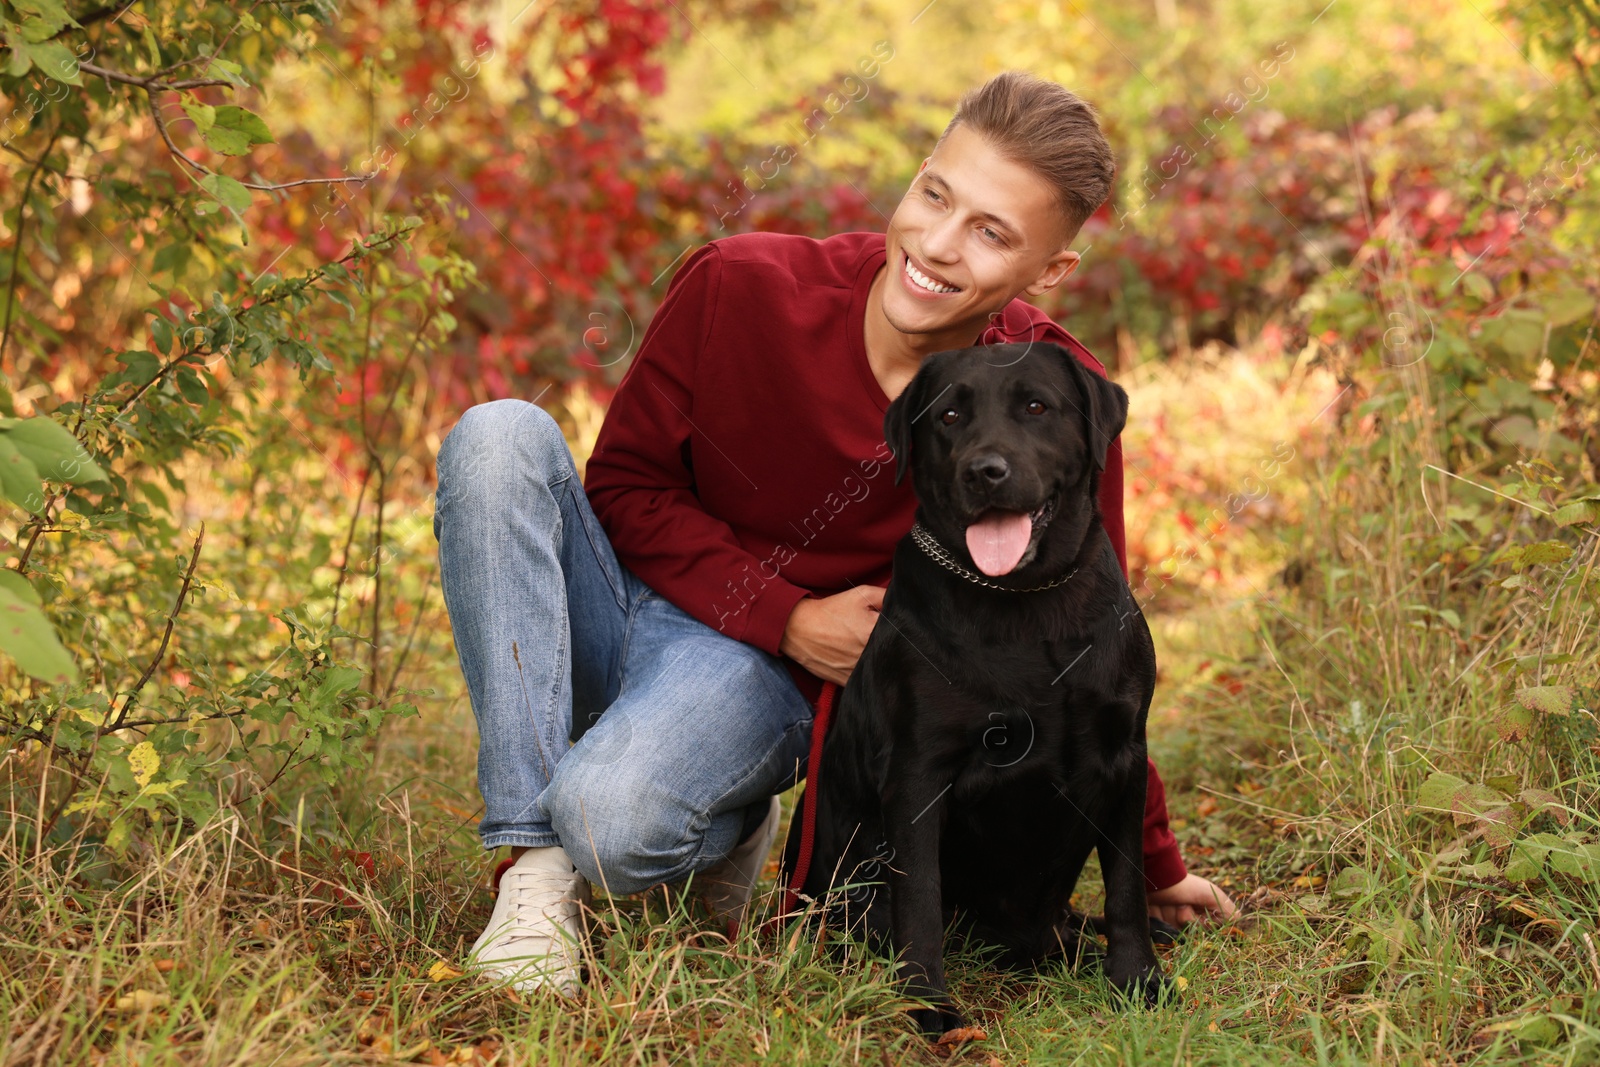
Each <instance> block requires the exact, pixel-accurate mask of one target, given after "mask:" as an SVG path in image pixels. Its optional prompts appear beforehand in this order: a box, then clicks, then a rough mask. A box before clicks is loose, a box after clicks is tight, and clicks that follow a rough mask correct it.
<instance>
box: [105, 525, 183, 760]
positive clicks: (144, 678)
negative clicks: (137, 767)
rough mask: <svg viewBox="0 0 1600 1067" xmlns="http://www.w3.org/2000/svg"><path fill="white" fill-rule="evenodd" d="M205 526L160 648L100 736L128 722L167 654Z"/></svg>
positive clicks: (174, 602) (114, 730)
mask: <svg viewBox="0 0 1600 1067" xmlns="http://www.w3.org/2000/svg"><path fill="white" fill-rule="evenodd" d="M205 536H206V524H205V523H201V524H200V532H199V533H197V534H195V537H194V550H193V551H192V552H190V553H189V569H188V570H186V571H184V572H183V585H182V586H181V587H180V588H179V589H178V598H177V599H176V600H175V601H173V603H172V610H171V611H170V612H168V613H167V628H166V631H165V632H163V633H162V635H161V647H160V648H158V649H156V654H155V655H154V656H153V657H151V660H150V663H149V665H148V666H146V667H145V669H144V673H143V674H141V675H140V676H139V680H138V681H137V682H135V683H134V685H133V688H132V689H130V690H129V691H128V695H127V697H125V698H124V699H123V701H122V708H121V709H120V710H119V711H118V712H117V717H116V718H115V719H113V720H112V721H111V722H110V724H108V725H106V726H102V727H101V728H100V734H101V736H102V737H103V736H105V735H106V734H109V733H115V732H116V731H118V730H121V729H122V728H123V727H124V725H125V724H126V723H127V721H128V709H130V708H132V707H133V702H134V701H135V700H136V699H138V696H139V690H141V689H143V688H144V685H145V683H146V682H148V681H149V680H150V678H151V676H152V675H154V674H155V673H156V668H157V667H159V666H161V660H162V657H164V656H165V655H166V654H167V643H168V642H169V641H171V640H172V628H173V626H174V625H176V623H177V621H178V612H179V611H181V610H183V601H184V598H185V597H187V596H188V595H189V585H190V583H191V582H193V581H194V566H195V564H196V563H199V562H200V543H201V542H202V541H204V540H205Z"/></svg>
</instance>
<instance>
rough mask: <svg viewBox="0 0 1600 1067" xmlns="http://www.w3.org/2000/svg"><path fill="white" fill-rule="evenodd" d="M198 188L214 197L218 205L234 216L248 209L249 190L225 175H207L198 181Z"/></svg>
mask: <svg viewBox="0 0 1600 1067" xmlns="http://www.w3.org/2000/svg"><path fill="white" fill-rule="evenodd" d="M200 188H202V189H204V190H205V191H206V192H208V193H210V194H211V195H212V196H214V197H216V199H217V202H218V203H220V204H221V205H222V206H223V207H225V208H227V209H228V210H229V211H231V212H233V213H234V214H235V215H238V214H241V213H242V212H244V211H245V210H246V209H248V208H249V207H250V190H248V189H246V188H245V187H244V186H242V185H240V184H239V183H238V182H236V181H234V180H233V179H232V178H230V177H228V176H227V175H226V174H207V175H206V176H205V177H204V178H201V179H200Z"/></svg>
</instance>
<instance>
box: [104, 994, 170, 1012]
mask: <svg viewBox="0 0 1600 1067" xmlns="http://www.w3.org/2000/svg"><path fill="white" fill-rule="evenodd" d="M171 1003H172V997H171V996H169V995H168V994H166V993H152V992H151V991H150V990H148V989H135V990H134V991H133V992H131V993H126V994H124V995H122V996H120V997H118V998H117V999H116V1001H115V1002H113V1005H112V1006H113V1007H115V1008H116V1009H117V1010H118V1011H122V1012H147V1011H154V1010H155V1009H157V1008H164V1007H166V1006H167V1005H168V1004H171Z"/></svg>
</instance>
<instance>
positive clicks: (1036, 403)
mask: <svg viewBox="0 0 1600 1067" xmlns="http://www.w3.org/2000/svg"><path fill="white" fill-rule="evenodd" d="M1049 410H1050V409H1049V408H1047V407H1045V406H1044V401H1043V400H1030V401H1028V414H1029V415H1043V414H1044V413H1045V412H1046V411H1049Z"/></svg>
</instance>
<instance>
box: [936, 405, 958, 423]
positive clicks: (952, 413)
mask: <svg viewBox="0 0 1600 1067" xmlns="http://www.w3.org/2000/svg"><path fill="white" fill-rule="evenodd" d="M960 417H961V412H959V411H957V410H956V409H955V408H945V409H944V414H943V415H940V416H939V421H940V422H942V423H944V424H945V425H946V426H949V425H950V424H951V423H952V422H955V421H956V420H957V419H959V418H960Z"/></svg>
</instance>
